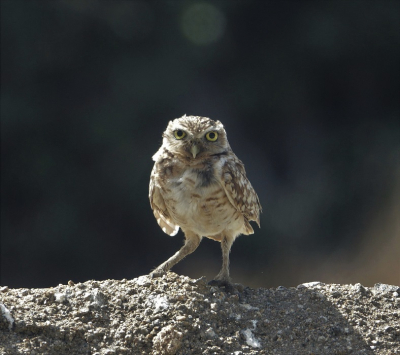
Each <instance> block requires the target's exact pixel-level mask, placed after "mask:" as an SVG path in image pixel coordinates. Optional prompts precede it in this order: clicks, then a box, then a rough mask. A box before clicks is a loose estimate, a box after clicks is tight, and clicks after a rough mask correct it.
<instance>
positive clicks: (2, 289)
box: [0, 286, 9, 292]
mask: <svg viewBox="0 0 400 355" xmlns="http://www.w3.org/2000/svg"><path fill="white" fill-rule="evenodd" d="M8 290H9V288H8V286H2V287H0V292H7V291H8Z"/></svg>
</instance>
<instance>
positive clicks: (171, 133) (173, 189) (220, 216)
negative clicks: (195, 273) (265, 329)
mask: <svg viewBox="0 0 400 355" xmlns="http://www.w3.org/2000/svg"><path fill="white" fill-rule="evenodd" d="M153 160H154V161H155V163H154V167H153V171H152V172H151V176H150V192H149V198H150V205H151V208H152V209H153V212H154V216H155V217H156V219H157V223H158V224H159V226H160V227H161V229H162V230H163V231H164V232H165V233H167V234H168V235H170V236H174V235H175V234H176V233H178V230H179V227H180V228H181V229H182V231H183V232H184V233H185V238H186V240H185V244H184V246H183V247H182V248H181V249H180V250H179V251H178V252H177V253H176V254H175V255H173V256H172V257H171V258H169V259H168V260H167V261H165V262H164V263H162V264H161V265H160V266H158V267H157V268H156V269H155V270H154V271H153V272H152V273H151V275H152V276H160V275H161V274H163V273H165V272H166V271H168V270H169V269H170V268H171V267H172V266H174V265H175V264H176V263H178V262H179V261H180V260H182V259H183V258H184V257H185V256H186V255H188V254H190V253H192V252H193V251H194V250H195V249H196V248H197V247H198V246H199V244H200V241H201V239H202V238H203V237H207V238H211V239H214V240H216V241H218V242H220V243H221V248H222V269H221V271H220V272H219V274H218V275H217V276H216V277H215V280H214V281H213V282H214V284H217V285H221V286H222V285H224V286H228V285H229V284H230V278H229V252H230V249H231V246H232V243H233V242H234V240H235V239H236V237H238V236H239V235H240V234H253V233H254V231H253V228H252V227H251V225H250V223H249V221H255V222H256V223H257V224H258V226H260V212H261V205H260V202H259V200H258V196H257V194H256V192H255V191H254V189H253V187H252V186H251V184H250V181H249V180H248V179H247V177H246V171H245V170H244V165H243V163H242V162H241V161H240V160H239V159H238V157H237V156H236V155H235V154H234V153H233V151H232V149H231V147H230V146H229V143H228V140H227V137H226V132H225V129H224V126H223V125H222V123H221V122H219V121H213V120H211V119H209V118H207V117H199V116H186V115H184V116H183V117H181V118H177V119H175V120H173V121H170V122H169V124H168V127H167V129H166V130H165V132H164V133H163V144H162V145H161V148H160V149H159V150H158V152H157V153H156V154H154V156H153Z"/></svg>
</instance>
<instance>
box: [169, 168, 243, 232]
mask: <svg viewBox="0 0 400 355" xmlns="http://www.w3.org/2000/svg"><path fill="white" fill-rule="evenodd" d="M215 170H216V169H211V168H209V169H196V168H189V169H185V170H182V172H181V173H180V174H177V175H176V176H173V177H170V178H169V179H167V181H166V186H165V187H166V188H165V189H164V200H165V202H166V205H167V207H168V210H169V212H170V214H171V216H172V217H173V219H174V220H175V221H176V222H177V223H178V225H180V226H181V227H183V228H185V227H186V228H190V229H192V230H194V231H196V232H197V233H199V234H202V235H212V234H216V233H219V232H221V230H223V229H224V228H225V227H226V223H224V222H223V221H228V220H229V219H230V217H232V215H233V214H234V213H235V212H236V210H235V209H234V208H233V206H232V205H231V204H230V202H229V201H228V198H227V196H226V193H225V190H224V188H223V187H222V185H221V184H220V183H219V180H218V179H217V176H216V173H218V171H217V172H216V171H215Z"/></svg>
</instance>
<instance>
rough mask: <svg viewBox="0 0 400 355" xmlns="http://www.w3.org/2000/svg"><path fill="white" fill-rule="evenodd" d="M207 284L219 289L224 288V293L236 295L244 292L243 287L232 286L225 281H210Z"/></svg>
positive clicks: (239, 285) (238, 285)
mask: <svg viewBox="0 0 400 355" xmlns="http://www.w3.org/2000/svg"><path fill="white" fill-rule="evenodd" d="M208 284H209V285H210V286H217V287H219V288H224V289H225V292H227V293H232V294H238V293H240V292H242V291H243V290H244V287H243V285H241V284H233V283H231V282H230V281H227V280H211V281H210V282H209V283H208Z"/></svg>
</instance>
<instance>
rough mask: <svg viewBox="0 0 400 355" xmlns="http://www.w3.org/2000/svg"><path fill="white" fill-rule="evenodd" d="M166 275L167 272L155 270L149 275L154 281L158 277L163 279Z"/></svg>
mask: <svg viewBox="0 0 400 355" xmlns="http://www.w3.org/2000/svg"><path fill="white" fill-rule="evenodd" d="M164 274H165V271H163V270H157V269H155V270H153V271H152V272H151V273H150V274H149V276H150V277H151V278H152V279H154V278H156V277H161V276H163V275H164Z"/></svg>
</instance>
